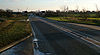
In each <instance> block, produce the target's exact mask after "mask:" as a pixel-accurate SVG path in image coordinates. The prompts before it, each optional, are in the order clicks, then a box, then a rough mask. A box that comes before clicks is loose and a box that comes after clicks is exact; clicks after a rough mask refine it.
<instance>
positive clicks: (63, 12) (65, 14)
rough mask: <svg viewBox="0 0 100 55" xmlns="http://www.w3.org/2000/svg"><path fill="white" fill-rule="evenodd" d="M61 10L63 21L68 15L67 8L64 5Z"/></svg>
mask: <svg viewBox="0 0 100 55" xmlns="http://www.w3.org/2000/svg"><path fill="white" fill-rule="evenodd" d="M61 9H62V17H63V19H64V18H65V17H67V15H68V10H69V7H68V6H65V5H64V6H63V7H62V8H61Z"/></svg>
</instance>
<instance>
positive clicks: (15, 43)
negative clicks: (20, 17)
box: [0, 33, 32, 53]
mask: <svg viewBox="0 0 100 55" xmlns="http://www.w3.org/2000/svg"><path fill="white" fill-rule="evenodd" d="M31 36H32V33H31V34H30V35H28V36H27V37H25V38H22V39H20V40H18V41H15V42H13V43H11V44H9V45H7V46H5V47H3V48H1V49H0V53H2V52H4V51H6V50H7V49H9V48H11V47H13V46H15V45H17V44H18V43H20V42H22V41H24V40H26V39H28V38H29V37H31Z"/></svg>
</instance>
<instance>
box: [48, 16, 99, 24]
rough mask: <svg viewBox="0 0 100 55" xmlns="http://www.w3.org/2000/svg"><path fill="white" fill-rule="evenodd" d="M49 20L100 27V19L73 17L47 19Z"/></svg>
mask: <svg viewBox="0 0 100 55" xmlns="http://www.w3.org/2000/svg"><path fill="white" fill-rule="evenodd" d="M46 18H48V19H52V20H57V21H64V22H72V23H82V24H90V25H100V18H87V20H84V18H80V17H79V18H72V17H64V18H63V17H46Z"/></svg>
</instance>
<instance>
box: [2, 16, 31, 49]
mask: <svg viewBox="0 0 100 55" xmlns="http://www.w3.org/2000/svg"><path fill="white" fill-rule="evenodd" d="M23 19H26V17H17V18H15V19H12V18H11V19H10V18H9V19H7V20H5V21H3V22H1V23H0V48H2V47H4V46H6V45H8V44H10V43H12V42H15V41H17V40H20V39H22V38H24V37H26V36H28V35H29V34H30V33H31V29H30V24H29V22H28V21H19V20H23Z"/></svg>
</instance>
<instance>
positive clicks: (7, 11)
mask: <svg viewBox="0 0 100 55" xmlns="http://www.w3.org/2000/svg"><path fill="white" fill-rule="evenodd" d="M12 12H13V10H10V9H7V10H6V16H7V17H12Z"/></svg>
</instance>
